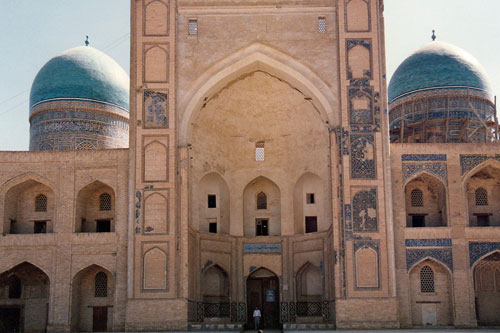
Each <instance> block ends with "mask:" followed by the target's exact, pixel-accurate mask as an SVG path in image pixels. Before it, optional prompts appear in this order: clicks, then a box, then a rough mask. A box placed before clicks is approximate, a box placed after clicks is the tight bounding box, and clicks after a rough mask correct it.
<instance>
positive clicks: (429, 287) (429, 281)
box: [420, 266, 434, 293]
mask: <svg viewBox="0 0 500 333" xmlns="http://www.w3.org/2000/svg"><path fill="white" fill-rule="evenodd" d="M420 291H421V292H423V293H433V292H434V272H433V271H432V268H430V267H429V266H424V267H422V269H421V270H420Z"/></svg>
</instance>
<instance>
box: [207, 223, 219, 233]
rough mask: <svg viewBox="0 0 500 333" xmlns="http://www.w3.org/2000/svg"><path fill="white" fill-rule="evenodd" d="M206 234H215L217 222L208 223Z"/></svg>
mask: <svg viewBox="0 0 500 333" xmlns="http://www.w3.org/2000/svg"><path fill="white" fill-rule="evenodd" d="M208 232H210V233H212V234H216V233H217V222H210V223H209V224H208Z"/></svg>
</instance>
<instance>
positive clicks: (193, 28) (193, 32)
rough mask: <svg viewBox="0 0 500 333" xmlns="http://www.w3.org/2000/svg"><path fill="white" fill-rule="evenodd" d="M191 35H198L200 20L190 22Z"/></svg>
mask: <svg viewBox="0 0 500 333" xmlns="http://www.w3.org/2000/svg"><path fill="white" fill-rule="evenodd" d="M189 34H190V35H197V34H198V20H196V19H190V20H189Z"/></svg>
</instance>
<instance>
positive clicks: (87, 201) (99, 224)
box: [75, 181, 116, 232]
mask: <svg viewBox="0 0 500 333" xmlns="http://www.w3.org/2000/svg"><path fill="white" fill-rule="evenodd" d="M75 218H76V219H75V232H114V231H115V222H116V221H115V220H116V219H115V192H114V191H113V189H112V188H111V187H110V186H109V185H106V184H104V183H102V182H100V181H94V182H92V183H90V184H88V185H86V186H84V187H83V188H82V189H80V191H78V195H77V197H76V212H75Z"/></svg>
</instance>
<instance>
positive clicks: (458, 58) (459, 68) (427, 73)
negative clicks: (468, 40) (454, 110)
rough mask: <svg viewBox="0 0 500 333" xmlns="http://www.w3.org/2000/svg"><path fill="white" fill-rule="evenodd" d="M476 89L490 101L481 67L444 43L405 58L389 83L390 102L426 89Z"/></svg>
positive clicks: (424, 48)
mask: <svg viewBox="0 0 500 333" xmlns="http://www.w3.org/2000/svg"><path fill="white" fill-rule="evenodd" d="M444 87H447V88H467V87H469V88H476V89H481V90H483V91H484V92H485V93H486V94H487V95H488V96H490V97H491V88H490V84H489V81H488V78H487V75H486V72H485V71H484V69H483V67H482V66H481V64H479V62H478V61H477V60H476V59H475V58H474V57H473V56H471V55H470V54H469V53H467V52H465V51H464V50H462V49H460V48H458V47H456V46H454V45H451V44H448V43H443V42H436V41H434V42H430V43H428V44H426V45H424V46H423V47H422V48H420V49H419V50H417V51H416V52H415V53H413V54H412V55H411V56H409V57H408V58H406V60H405V61H403V63H402V64H401V65H399V67H398V69H397V70H396V72H395V73H394V75H393V76H392V78H391V82H390V83H389V89H388V93H389V102H393V101H394V100H395V99H397V98H398V97H401V96H403V95H406V94H409V93H412V92H416V91H419V90H422V89H429V88H444Z"/></svg>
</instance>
